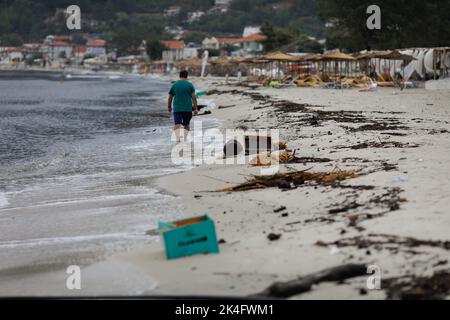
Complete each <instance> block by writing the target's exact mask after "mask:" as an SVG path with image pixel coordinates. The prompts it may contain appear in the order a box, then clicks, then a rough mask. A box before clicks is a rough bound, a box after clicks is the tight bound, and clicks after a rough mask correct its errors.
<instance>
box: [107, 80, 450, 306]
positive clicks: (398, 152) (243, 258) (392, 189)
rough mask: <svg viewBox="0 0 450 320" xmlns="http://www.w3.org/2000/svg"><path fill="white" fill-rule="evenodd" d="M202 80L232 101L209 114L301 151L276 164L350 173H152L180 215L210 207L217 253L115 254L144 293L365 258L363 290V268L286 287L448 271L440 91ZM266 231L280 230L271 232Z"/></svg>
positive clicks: (231, 289) (320, 289)
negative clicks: (269, 184)
mask: <svg viewBox="0 0 450 320" xmlns="http://www.w3.org/2000/svg"><path fill="white" fill-rule="evenodd" d="M194 83H195V84H196V85H197V86H201V85H204V83H202V82H200V81H198V80H194ZM208 85H209V91H210V92H214V94H213V95H210V96H208V98H211V99H214V100H215V103H216V104H217V105H218V106H232V107H229V108H222V109H215V110H214V111H213V114H212V115H210V117H214V118H217V119H219V120H221V121H222V127H223V128H230V129H234V128H236V127H242V126H245V127H246V128H249V129H255V128H279V129H280V130H281V140H282V141H285V142H286V143H287V146H288V148H290V149H296V150H297V151H296V156H297V157H300V158H302V159H303V160H301V161H300V163H294V164H286V165H284V164H283V165H281V166H282V167H281V172H288V171H295V170H305V169H308V171H310V172H332V171H336V170H338V171H339V170H341V171H342V170H352V171H354V172H358V173H359V174H360V175H358V176H357V177H355V178H352V179H348V180H345V181H344V182H342V183H339V184H338V185H327V184H321V183H309V182H306V183H304V184H302V185H299V186H297V187H295V188H291V189H287V190H286V189H283V190H282V189H280V188H266V189H262V190H249V191H243V192H211V191H217V190H220V189H224V188H229V187H233V186H236V185H238V184H239V183H242V182H244V181H246V180H247V179H249V178H251V175H253V174H259V168H255V167H251V166H250V165H229V166H224V165H202V166H198V167H197V168H195V169H193V170H190V171H188V172H185V173H181V174H176V175H170V176H165V177H163V178H160V179H159V181H158V184H159V186H160V187H161V188H163V189H164V190H168V191H170V193H174V194H176V195H178V197H177V203H178V204H179V205H180V206H182V208H183V209H184V211H183V212H184V214H185V216H186V217H190V216H198V215H202V214H208V215H209V216H210V217H212V218H213V219H214V221H215V223H216V229H217V233H218V238H219V239H223V241H221V245H220V250H221V252H220V254H218V255H197V256H192V257H188V258H182V259H178V260H172V261H167V260H166V258H165V255H164V251H163V247H162V244H161V243H155V244H153V245H149V246H147V247H145V248H143V249H141V250H139V251H135V252H131V253H127V254H122V255H118V256H115V257H113V258H112V259H111V260H110V262H113V263H126V264H131V265H132V266H133V267H136V268H138V269H140V270H141V272H142V273H143V274H146V275H147V276H148V277H149V278H151V279H153V280H154V281H156V286H155V289H154V290H146V291H145V294H151V295H154V294H157V295H158V294H164V295H165V294H168V295H220V296H248V295H252V294H255V293H257V292H260V291H261V290H263V289H264V288H267V287H268V286H269V285H271V284H272V283H274V282H278V281H288V280H293V279H296V278H298V277H300V276H304V275H308V274H311V273H314V272H317V271H320V270H322V269H325V268H329V267H334V266H339V265H343V264H347V263H363V264H366V265H377V266H379V268H380V269H381V272H382V281H383V282H382V283H383V286H382V289H381V290H366V281H367V277H368V275H367V276H361V277H355V278H352V279H348V280H345V281H341V282H324V283H321V284H319V285H317V286H314V287H313V288H312V290H310V291H308V292H306V293H304V294H301V295H297V296H293V297H291V298H294V299H316V298H318V299H359V298H362V299H384V298H394V297H395V294H396V291H395V290H394V289H393V287H394V286H393V283H398V282H399V283H402V281H403V282H406V283H410V284H411V285H412V284H414V283H415V281H420V279H422V278H426V279H429V278H427V277H431V276H432V275H433V274H434V273H435V272H438V271H440V270H448V268H449V264H448V263H449V258H450V254H449V242H448V241H449V240H450V238H449V232H448V230H449V227H450V216H449V212H448V208H449V206H450V197H449V196H448V195H449V194H450V181H449V179H448V177H449V176H450V166H449V165H448V162H449V160H450V148H449V145H448V139H449V137H450V132H449V131H450V123H449V121H450V109H449V108H448V107H449V105H448V102H449V101H450V93H449V92H448V91H426V90H425V89H414V90H404V91H400V90H398V89H393V88H391V89H379V90H378V91H377V92H371V93H367V92H366V93H363V92H358V91H357V90H325V89H314V88H284V89H274V88H256V89H255V88H248V87H243V86H235V87H233V86H230V85H225V84H223V83H222V82H221V81H220V80H217V79H214V80H209V82H208ZM205 117H206V116H205ZM208 117H209V116H208ZM284 207H285V209H284ZM271 233H272V234H276V235H281V237H280V238H279V239H278V240H276V241H270V240H269V239H268V235H269V234H271ZM400 287H401V288H403V287H402V286H400ZM397 293H398V292H397ZM409 293H410V292H409ZM393 295H394V296H393Z"/></svg>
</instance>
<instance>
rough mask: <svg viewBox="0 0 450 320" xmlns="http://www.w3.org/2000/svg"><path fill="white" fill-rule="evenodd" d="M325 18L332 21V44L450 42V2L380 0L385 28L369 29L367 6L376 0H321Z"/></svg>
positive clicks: (386, 45)
mask: <svg viewBox="0 0 450 320" xmlns="http://www.w3.org/2000/svg"><path fill="white" fill-rule="evenodd" d="M319 4H320V9H321V10H320V12H321V17H322V18H323V19H324V20H327V21H332V22H333V24H334V27H333V28H330V31H329V32H328V35H327V40H328V47H330V48H333V47H340V48H344V49H347V50H350V51H355V50H360V49H389V48H390V49H392V48H404V47H416V46H418V47H421V46H423V47H425V46H448V45H449V44H450V28H449V26H450V14H449V12H450V1H448V0H429V1H423V0H396V1H388V0H378V1H376V4H377V5H378V6H379V7H380V8H381V30H368V29H367V28H366V20H367V18H368V16H369V15H368V14H366V9H367V7H368V6H369V5H371V4H373V1H367V0H319Z"/></svg>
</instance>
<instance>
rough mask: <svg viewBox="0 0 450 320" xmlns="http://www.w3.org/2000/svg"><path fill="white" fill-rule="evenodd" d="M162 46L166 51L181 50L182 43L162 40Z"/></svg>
mask: <svg viewBox="0 0 450 320" xmlns="http://www.w3.org/2000/svg"><path fill="white" fill-rule="evenodd" d="M161 42H162V44H164V45H165V46H166V48H167V49H183V48H184V41H180V40H163V41H161Z"/></svg>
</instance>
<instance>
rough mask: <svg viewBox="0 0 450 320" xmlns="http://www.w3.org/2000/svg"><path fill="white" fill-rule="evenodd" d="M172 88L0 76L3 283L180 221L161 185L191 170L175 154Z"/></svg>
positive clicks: (143, 81)
mask: <svg viewBox="0 0 450 320" xmlns="http://www.w3.org/2000/svg"><path fill="white" fill-rule="evenodd" d="M169 86H170V83H168V82H162V81H158V80H155V79H152V78H149V77H144V76H131V75H130V76H127V75H121V76H118V75H115V76H114V77H111V76H110V75H107V74H104V75H102V74H95V75H92V76H90V75H88V74H83V75H78V76H77V74H71V76H70V77H67V75H66V74H61V73H49V72H0V134H1V137H0V281H1V279H2V277H4V279H5V278H8V277H10V276H20V275H21V274H29V273H39V272H48V271H49V270H58V269H63V268H65V267H66V266H68V265H70V264H77V265H89V264H92V263H93V262H96V261H99V260H102V259H104V258H105V257H107V256H108V255H111V254H113V253H115V252H121V251H124V250H128V249H130V248H135V247H138V246H141V245H144V244H146V243H148V242H151V241H154V240H155V239H154V238H152V237H150V236H148V235H146V231H147V230H149V229H151V228H152V227H154V226H156V225H157V222H158V220H161V219H162V220H167V219H172V218H176V217H177V215H178V214H179V208H178V207H177V206H176V205H174V204H173V203H174V201H173V200H174V197H173V196H172V195H170V194H166V193H163V192H161V191H159V190H158V189H157V188H156V186H155V178H157V177H158V176H161V175H165V174H170V173H175V172H178V171H182V170H187V169H189V167H186V166H175V165H173V164H172V162H171V160H170V154H171V153H170V150H171V147H172V145H173V142H172V141H171V125H172V122H171V119H170V114H169V113H168V112H167V109H166V97H167V92H168V90H169ZM0 293H1V292H0ZM2 294H3V295H4V294H5V293H4V292H3V293H2Z"/></svg>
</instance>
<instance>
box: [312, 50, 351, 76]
mask: <svg viewBox="0 0 450 320" xmlns="http://www.w3.org/2000/svg"><path fill="white" fill-rule="evenodd" d="M314 61H316V62H317V64H318V70H320V71H321V72H320V73H322V74H323V75H326V76H328V75H329V74H334V75H335V76H341V75H344V74H345V75H349V74H350V72H351V71H350V70H351V68H352V67H353V70H354V68H355V66H354V65H353V64H355V63H357V59H356V58H355V57H353V56H352V55H349V54H346V53H342V52H330V53H325V54H322V55H317V56H316V57H314ZM351 64H352V65H351Z"/></svg>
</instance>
